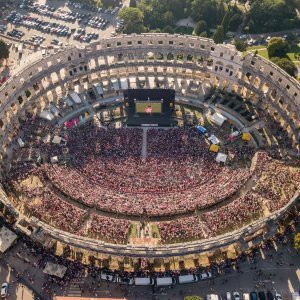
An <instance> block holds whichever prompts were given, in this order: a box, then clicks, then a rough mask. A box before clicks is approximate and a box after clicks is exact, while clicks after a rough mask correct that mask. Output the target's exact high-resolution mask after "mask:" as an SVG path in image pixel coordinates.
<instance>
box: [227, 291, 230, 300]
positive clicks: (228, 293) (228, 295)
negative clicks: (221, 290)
mask: <svg viewBox="0 0 300 300" xmlns="http://www.w3.org/2000/svg"><path fill="white" fill-rule="evenodd" d="M226 300H231V292H227V293H226Z"/></svg>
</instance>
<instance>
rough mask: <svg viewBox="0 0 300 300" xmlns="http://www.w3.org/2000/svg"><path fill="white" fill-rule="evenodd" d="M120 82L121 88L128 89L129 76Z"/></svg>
mask: <svg viewBox="0 0 300 300" xmlns="http://www.w3.org/2000/svg"><path fill="white" fill-rule="evenodd" d="M120 83H121V90H127V89H128V80H127V78H121V79H120Z"/></svg>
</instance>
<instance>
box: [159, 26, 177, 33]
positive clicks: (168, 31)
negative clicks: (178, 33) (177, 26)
mask: <svg viewBox="0 0 300 300" xmlns="http://www.w3.org/2000/svg"><path fill="white" fill-rule="evenodd" d="M162 32H166V33H170V34H174V33H175V31H174V28H173V27H172V26H166V27H164V28H163V29H162Z"/></svg>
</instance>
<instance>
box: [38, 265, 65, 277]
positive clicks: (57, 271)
mask: <svg viewBox="0 0 300 300" xmlns="http://www.w3.org/2000/svg"><path fill="white" fill-rule="evenodd" d="M66 271H67V267H65V266H63V265H59V264H54V263H52V262H47V264H46V266H45V268H44V271H43V273H45V274H48V275H52V276H56V277H59V278H63V277H64V276H65V273H66Z"/></svg>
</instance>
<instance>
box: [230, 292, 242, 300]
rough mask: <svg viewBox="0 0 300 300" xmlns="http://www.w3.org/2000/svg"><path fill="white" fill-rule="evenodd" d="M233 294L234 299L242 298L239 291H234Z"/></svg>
mask: <svg viewBox="0 0 300 300" xmlns="http://www.w3.org/2000/svg"><path fill="white" fill-rule="evenodd" d="M232 295H233V300H240V299H241V297H240V293H239V292H233V293H232Z"/></svg>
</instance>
